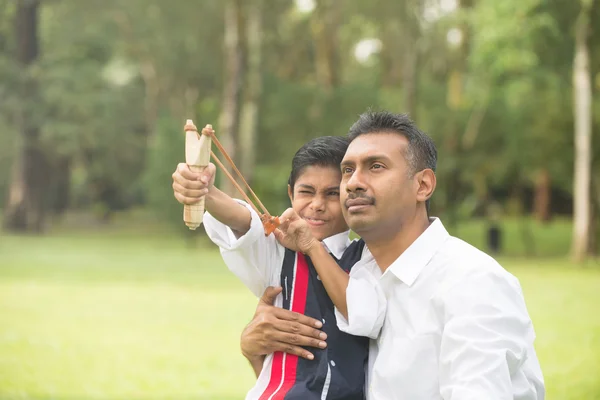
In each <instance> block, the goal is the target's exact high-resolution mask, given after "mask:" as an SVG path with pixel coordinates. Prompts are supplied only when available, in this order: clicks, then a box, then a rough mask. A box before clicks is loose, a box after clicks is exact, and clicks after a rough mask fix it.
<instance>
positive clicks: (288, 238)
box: [275, 208, 349, 317]
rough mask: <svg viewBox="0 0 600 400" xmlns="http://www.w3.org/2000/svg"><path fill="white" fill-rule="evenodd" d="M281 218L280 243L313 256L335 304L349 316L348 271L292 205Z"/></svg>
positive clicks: (278, 233) (278, 238)
mask: <svg viewBox="0 0 600 400" xmlns="http://www.w3.org/2000/svg"><path fill="white" fill-rule="evenodd" d="M279 220H280V221H281V225H280V227H279V229H277V230H276V231H275V237H276V238H277V240H278V241H279V243H281V244H282V245H283V246H285V247H288V248H290V249H294V250H296V251H301V252H302V253H304V254H306V255H308V256H309V257H310V259H311V261H312V262H313V265H314V266H315V269H316V270H317V273H318V274H319V277H320V278H321V282H323V286H325V290H326V291H327V294H328V295H329V297H330V298H331V300H332V301H333V304H334V305H335V306H336V308H337V309H338V310H339V311H340V312H341V313H342V315H344V317H347V316H348V310H347V306H346V288H347V287H348V281H349V277H348V274H347V273H346V272H345V271H344V270H342V269H341V268H340V266H339V265H338V263H337V262H336V261H335V259H334V258H333V257H331V255H330V254H329V253H328V252H327V250H325V247H324V246H323V243H321V242H320V241H318V240H317V239H315V237H314V236H313V235H312V233H311V232H310V227H309V226H308V223H307V222H306V221H304V220H303V219H302V218H300V217H299V216H298V214H296V212H295V211H294V210H293V209H291V208H288V209H287V210H286V211H285V212H284V213H283V214H281V216H280V217H279Z"/></svg>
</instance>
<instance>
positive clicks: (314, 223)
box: [304, 217, 327, 226]
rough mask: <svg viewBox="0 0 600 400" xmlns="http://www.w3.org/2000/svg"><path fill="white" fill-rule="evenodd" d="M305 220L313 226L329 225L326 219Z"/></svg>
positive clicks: (307, 218) (306, 218)
mask: <svg viewBox="0 0 600 400" xmlns="http://www.w3.org/2000/svg"><path fill="white" fill-rule="evenodd" d="M304 220H305V221H306V222H308V224H309V225H311V226H323V225H325V223H327V221H326V220H324V219H319V218H309V217H304Z"/></svg>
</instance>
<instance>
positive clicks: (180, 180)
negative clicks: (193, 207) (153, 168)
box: [172, 163, 216, 204]
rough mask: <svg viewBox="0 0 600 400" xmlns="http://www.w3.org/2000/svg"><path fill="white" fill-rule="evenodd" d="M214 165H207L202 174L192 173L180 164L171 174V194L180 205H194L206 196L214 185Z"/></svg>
mask: <svg viewBox="0 0 600 400" xmlns="http://www.w3.org/2000/svg"><path fill="white" fill-rule="evenodd" d="M215 171H216V168H215V165H214V164H213V163H209V164H208V166H207V167H206V168H205V169H204V171H203V172H202V173H197V172H192V171H191V170H190V168H189V167H188V165H187V164H185V163H180V164H178V165H177V169H176V170H175V172H173V175H172V177H173V194H174V195H175V198H176V199H177V201H178V202H180V203H181V204H196V203H197V202H198V201H200V199H201V198H202V197H203V196H206V195H207V194H208V192H209V190H210V188H212V187H213V185H214V183H215Z"/></svg>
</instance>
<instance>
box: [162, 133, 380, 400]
mask: <svg viewBox="0 0 600 400" xmlns="http://www.w3.org/2000/svg"><path fill="white" fill-rule="evenodd" d="M347 145H348V143H347V140H346V139H345V138H341V137H333V136H328V137H321V138H316V139H314V140H311V141H310V142H308V143H307V144H306V145H304V146H303V147H302V148H301V149H300V150H298V152H297V153H296V154H295V156H294V158H293V160H292V171H291V173H290V178H289V182H288V183H289V184H288V195H289V197H290V201H291V203H292V209H293V210H294V212H295V213H296V215H299V216H301V218H302V220H303V221H305V222H306V224H307V225H306V229H307V231H308V232H310V234H311V235H312V236H314V237H315V238H318V240H319V241H320V242H319V247H320V249H321V250H322V251H323V252H324V254H325V255H326V256H327V257H335V262H334V264H335V267H336V269H337V270H338V272H339V273H340V274H342V275H344V276H345V277H346V279H348V278H347V277H348V273H349V271H350V268H351V267H352V265H354V264H355V263H356V261H357V260H358V258H359V257H360V254H361V253H362V248H363V247H364V242H363V241H361V240H355V241H353V242H350V240H349V238H348V234H349V230H348V226H347V225H346V223H345V221H344V219H343V217H342V212H341V204H340V200H339V184H340V179H341V174H340V170H339V164H340V162H341V160H342V157H343V156H344V154H345V151H346V148H347ZM214 173H215V167H214V165H212V164H211V165H210V166H209V167H208V168H207V171H206V172H205V173H203V174H201V175H197V174H193V173H192V172H191V171H190V170H189V168H188V167H187V165H185V164H180V165H179V166H178V168H177V171H176V172H175V173H174V174H173V181H174V182H173V189H174V194H175V197H176V198H177V199H178V200H179V201H180V202H181V203H184V204H193V203H195V202H197V201H198V199H199V198H201V197H203V196H206V197H205V199H206V202H205V207H206V211H207V213H206V214H205V216H204V226H205V229H206V232H207V234H208V236H209V237H210V239H211V240H212V241H213V242H214V243H216V244H217V245H218V246H219V247H220V249H221V254H222V256H223V259H224V261H225V263H226V264H227V266H228V268H229V269H230V270H231V271H232V272H233V273H234V274H235V275H236V276H237V277H238V278H239V279H240V280H241V281H242V282H243V283H244V284H245V285H246V286H247V287H248V288H249V289H250V290H251V291H252V292H253V293H254V294H256V295H257V296H260V295H261V294H262V293H263V291H264V290H265V289H266V288H267V287H269V286H273V285H279V286H281V289H280V290H279V292H277V293H274V294H273V297H274V298H276V300H275V303H276V305H277V306H278V307H281V309H282V311H283V309H287V310H292V311H295V312H297V313H299V314H306V316H303V317H304V318H303V319H302V320H304V321H306V320H307V319H308V317H307V316H310V317H312V318H314V319H315V320H313V322H314V325H313V327H311V328H307V329H304V330H301V331H299V332H293V333H287V334H285V335H283V337H284V340H286V338H289V337H292V338H293V337H294V334H297V333H300V332H305V333H306V332H309V333H314V332H315V331H316V329H315V327H317V328H322V332H318V334H317V339H318V341H317V342H316V343H315V340H313V344H317V346H318V350H314V351H313V352H311V353H310V354H306V352H302V353H301V355H302V356H305V357H307V358H308V360H307V359H301V358H298V357H297V356H296V355H293V354H286V353H282V352H274V353H271V354H268V355H266V357H264V356H259V357H254V358H250V360H251V362H252V366H253V368H254V370H255V372H256V373H257V376H258V380H257V382H256V385H255V386H254V387H253V388H252V389H251V390H250V392H249V393H248V395H247V397H246V398H247V399H261V400H262V399H271V398H277V399H284V398H285V399H325V398H327V399H340V400H342V399H348V400H353V399H356V400H362V399H363V398H364V396H365V394H364V386H365V385H364V382H365V372H366V371H365V365H366V361H367V356H368V340H367V339H366V338H362V337H359V336H354V335H350V334H346V333H343V332H341V331H340V329H339V328H338V327H337V325H336V323H335V316H334V307H333V304H332V302H331V299H330V298H329V296H328V295H327V292H326V290H325V287H324V286H323V283H322V282H321V279H320V277H319V275H318V274H317V272H316V271H315V269H314V267H313V265H312V261H311V260H310V258H309V257H306V256H305V255H304V254H301V253H297V252H295V251H292V250H290V249H287V248H285V247H283V246H282V245H280V244H279V243H278V242H277V240H276V239H275V237H274V236H273V235H270V236H265V235H264V230H263V226H262V223H261V221H260V218H259V216H258V214H256V212H255V211H254V210H253V209H252V208H251V207H250V206H249V205H248V204H246V203H244V202H241V201H236V200H234V199H232V198H230V197H229V196H227V195H225V194H224V193H222V192H220V191H219V190H218V189H216V188H215V187H214V185H213V183H214ZM330 254H331V256H330ZM338 264H339V265H338ZM340 267H341V268H340ZM343 301H344V302H345V299H343ZM325 338H327V339H329V340H330V344H329V346H327V345H326V343H325V342H324V339H325ZM288 340H289V339H288ZM325 347H327V348H326V349H325Z"/></svg>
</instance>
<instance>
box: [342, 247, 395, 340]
mask: <svg viewBox="0 0 600 400" xmlns="http://www.w3.org/2000/svg"><path fill="white" fill-rule="evenodd" d="M374 262H375V261H374V260H373V259H371V258H368V257H367V259H365V256H364V254H363V258H362V259H361V260H360V261H358V262H357V263H356V264H354V266H353V267H352V270H351V271H350V282H349V283H348V288H347V289H346V302H347V307H348V314H347V315H342V313H340V312H339V310H338V309H337V308H336V309H335V317H336V320H337V326H338V328H339V329H340V330H341V331H342V332H346V333H349V334H351V335H355V336H366V337H369V338H371V339H377V337H378V336H379V332H380V331H381V328H382V327H383V322H384V320H385V314H386V311H387V300H386V298H385V294H384V293H383V290H382V289H381V287H380V285H379V282H378V279H377V278H376V277H375V275H374V274H373V272H371V269H374V268H376V269H379V267H378V266H377V265H376V264H375V265H372V263H374Z"/></svg>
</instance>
